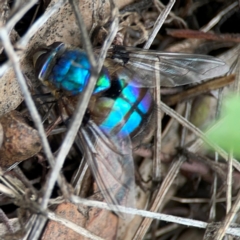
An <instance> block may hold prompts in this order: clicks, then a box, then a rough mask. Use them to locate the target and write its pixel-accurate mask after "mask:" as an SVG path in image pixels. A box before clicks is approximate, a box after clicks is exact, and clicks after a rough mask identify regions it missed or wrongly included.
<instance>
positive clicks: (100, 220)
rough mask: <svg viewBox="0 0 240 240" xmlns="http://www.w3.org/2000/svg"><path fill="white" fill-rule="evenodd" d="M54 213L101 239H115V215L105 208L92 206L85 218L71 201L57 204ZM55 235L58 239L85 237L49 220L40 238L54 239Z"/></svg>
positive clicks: (43, 239) (79, 238)
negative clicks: (87, 216)
mask: <svg viewBox="0 0 240 240" xmlns="http://www.w3.org/2000/svg"><path fill="white" fill-rule="evenodd" d="M55 213H56V214H59V215H60V216H61V217H63V218H66V219H67V220H69V221H71V222H74V223H75V224H76V225H78V226H81V227H84V228H85V229H86V230H88V231H89V232H91V233H92V234H94V235H96V236H99V237H102V238H103V239H115V237H116V228H117V227H116V226H117V222H118V221H117V217H116V216H115V215H114V214H113V213H111V212H109V211H107V210H101V209H96V208H93V209H92V210H90V214H89V219H87V218H86V217H84V216H83V215H82V214H81V213H80V212H79V211H78V208H77V206H76V205H74V204H72V203H62V204H60V205H58V207H57V209H56V210H55ZM96 221H97V223H96ZM56 236H58V240H63V239H78V240H82V239H86V238H85V237H83V236H81V235H79V234H78V233H76V232H75V231H74V230H71V229H69V228H68V227H65V226H63V225H62V224H60V223H57V222H54V221H50V222H49V223H48V224H47V227H46V230H45V232H44V234H43V236H42V238H41V239H42V240H45V239H48V240H52V239H53V240H55V239H56Z"/></svg>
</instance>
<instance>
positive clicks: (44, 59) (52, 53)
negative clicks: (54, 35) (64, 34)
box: [33, 42, 65, 82]
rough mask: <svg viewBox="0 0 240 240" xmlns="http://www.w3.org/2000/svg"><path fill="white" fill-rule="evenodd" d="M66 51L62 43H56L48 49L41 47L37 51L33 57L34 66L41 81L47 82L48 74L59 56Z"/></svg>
mask: <svg viewBox="0 0 240 240" xmlns="http://www.w3.org/2000/svg"><path fill="white" fill-rule="evenodd" d="M64 51H65V44H64V43H61V42H55V43H53V44H51V45H49V46H48V47H45V48H44V47H41V48H38V49H37V50H36V53H35V54H34V55H33V65H34V68H35V72H36V74H37V77H38V79H39V80H40V81H43V82H44V81H46V80H47V76H48V73H49V72H50V71H51V69H52V66H54V64H55V62H56V58H57V56H59V55H61V54H62V53H63V52H64Z"/></svg>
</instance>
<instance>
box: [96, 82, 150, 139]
mask: <svg viewBox="0 0 240 240" xmlns="http://www.w3.org/2000/svg"><path fill="white" fill-rule="evenodd" d="M152 111H153V99H152V97H151V93H150V92H149V90H148V89H147V88H138V87H136V86H133V85H130V84H128V83H127V82H125V81H123V80H117V81H114V82H112V86H111V88H110V89H109V90H108V91H107V92H106V93H104V97H102V98H100V99H99V100H98V102H97V103H96V107H95V113H96V112H97V114H98V115H99V116H100V115H101V114H102V116H104V117H103V118H102V119H101V121H100V122H99V121H98V125H99V127H100V128H101V129H102V130H103V131H104V132H105V133H107V134H116V135H120V136H123V137H124V136H127V135H130V136H131V137H134V136H135V135H136V134H138V133H139V130H140V129H141V128H142V127H143V126H144V124H145V123H146V122H147V121H148V119H149V116H151V114H152Z"/></svg>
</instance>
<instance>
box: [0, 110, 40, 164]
mask: <svg viewBox="0 0 240 240" xmlns="http://www.w3.org/2000/svg"><path fill="white" fill-rule="evenodd" d="M0 123H1V124H2V127H3V134H4V138H3V145H2V148H1V149H0V159H1V164H0V166H1V167H4V168H5V167H9V166H11V165H12V164H14V163H16V162H21V161H23V160H26V159H28V158H30V157H32V156H33V155H35V154H36V153H37V152H39V150H40V149H41V142H40V138H39V136H38V132H37V130H35V129H34V128H32V127H30V126H29V125H28V124H27V123H26V122H25V120H24V118H23V117H22V115H21V114H20V113H19V112H17V111H12V112H10V113H8V114H6V115H4V116H3V117H1V118H0Z"/></svg>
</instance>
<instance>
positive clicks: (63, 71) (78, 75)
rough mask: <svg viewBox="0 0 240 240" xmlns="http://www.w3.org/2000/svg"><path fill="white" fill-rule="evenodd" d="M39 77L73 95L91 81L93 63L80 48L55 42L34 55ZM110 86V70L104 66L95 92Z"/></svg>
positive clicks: (47, 83) (46, 83) (53, 86)
mask: <svg viewBox="0 0 240 240" xmlns="http://www.w3.org/2000/svg"><path fill="white" fill-rule="evenodd" d="M34 63H35V68H36V70H37V74H38V78H39V79H40V80H41V81H43V82H44V83H45V85H48V86H49V85H50V86H51V87H52V88H55V89H62V90H65V91H67V92H69V93H70V94H71V95H75V94H78V93H80V92H82V91H83V89H84V87H85V86H86V84H87V83H88V81H89V78H90V71H91V65H90V63H89V60H88V57H87V55H86V53H85V52H83V51H82V50H81V49H78V48H66V46H65V44H63V43H54V44H52V45H50V46H49V47H48V48H43V49H39V50H38V52H36V54H35V55H34ZM109 87H110V79H109V75H108V71H107V69H106V68H103V69H102V71H101V72H100V74H99V78H98V80H97V83H96V86H95V89H94V92H93V93H99V92H102V91H105V90H107V89H108V88H109Z"/></svg>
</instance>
